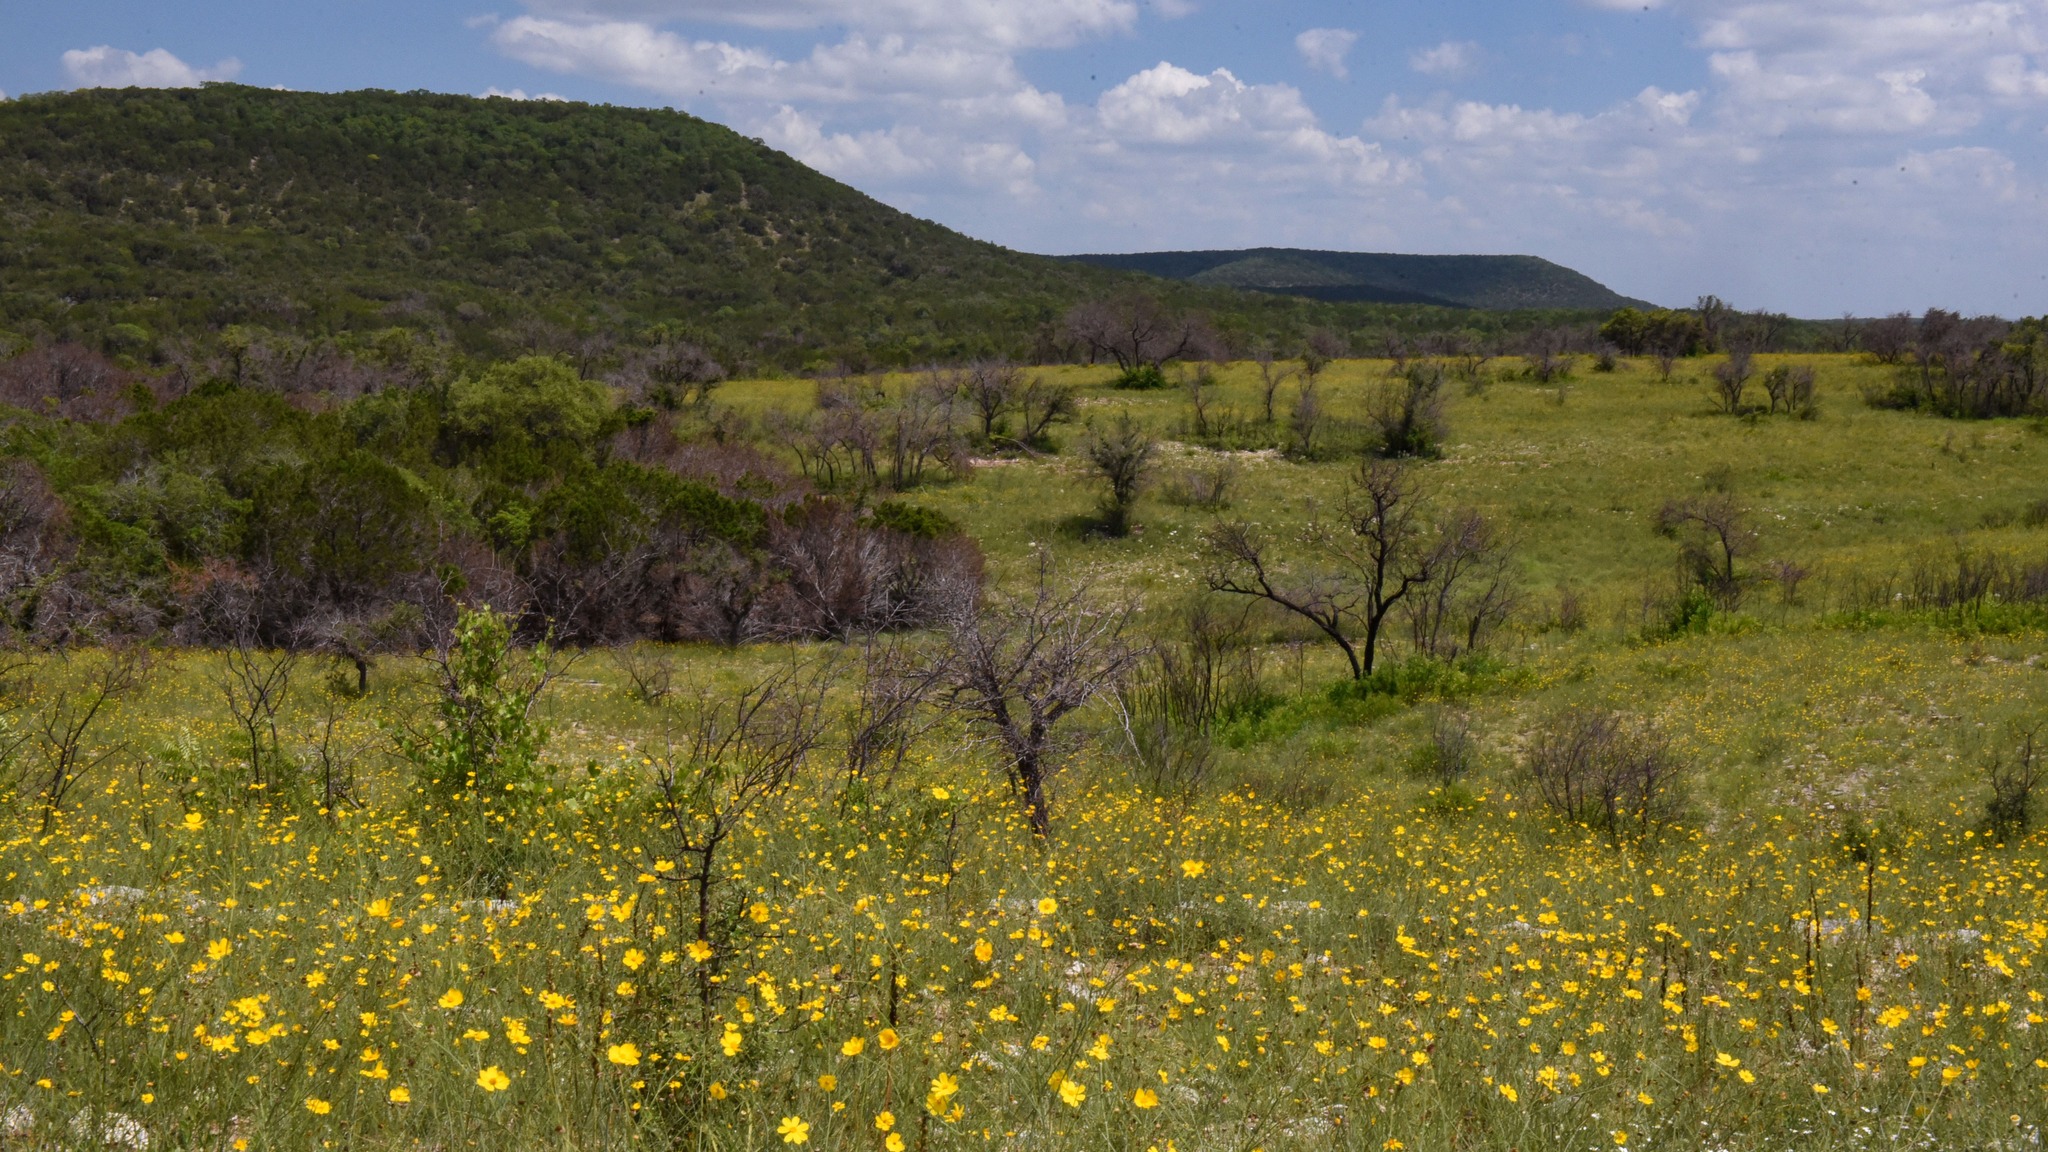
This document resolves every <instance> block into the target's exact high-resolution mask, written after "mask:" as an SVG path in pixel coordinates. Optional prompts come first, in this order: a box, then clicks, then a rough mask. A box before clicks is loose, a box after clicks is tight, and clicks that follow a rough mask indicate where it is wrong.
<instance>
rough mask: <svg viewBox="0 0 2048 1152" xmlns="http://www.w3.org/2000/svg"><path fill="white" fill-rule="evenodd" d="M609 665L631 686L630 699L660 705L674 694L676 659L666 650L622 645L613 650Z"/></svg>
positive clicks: (654, 646)
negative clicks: (631, 695) (613, 666)
mask: <svg viewBox="0 0 2048 1152" xmlns="http://www.w3.org/2000/svg"><path fill="white" fill-rule="evenodd" d="M612 663H613V664H616V665H617V666H618V669H619V671H620V672H622V673H624V674H625V677H626V682H627V683H628V684H630V685H632V686H633V698H634V699H636V700H638V701H640V703H642V704H659V703H661V702H662V701H663V700H665V699H667V698H668V695H669V694H670V693H671V692H673V691H675V678H676V660H675V657H674V656H673V655H672V654H670V652H669V651H668V649H666V648H663V647H661V646H659V645H655V644H622V645H620V646H618V647H616V648H613V649H612Z"/></svg>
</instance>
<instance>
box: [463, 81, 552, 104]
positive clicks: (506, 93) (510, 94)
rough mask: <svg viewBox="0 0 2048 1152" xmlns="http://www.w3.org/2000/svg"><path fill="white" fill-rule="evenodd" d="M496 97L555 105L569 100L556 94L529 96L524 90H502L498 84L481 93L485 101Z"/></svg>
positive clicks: (545, 93)
mask: <svg viewBox="0 0 2048 1152" xmlns="http://www.w3.org/2000/svg"><path fill="white" fill-rule="evenodd" d="M494 96H497V97H503V98H504V99H506V100H541V101H548V102H553V103H560V102H561V101H563V100H565V99H567V97H565V96H562V95H560V94H558V93H554V92H539V93H535V94H534V95H532V96H528V95H527V94H526V89H524V88H500V87H498V86H497V85H496V84H493V85H491V86H490V87H489V88H486V89H484V90H483V91H482V92H481V93H479V97H480V98H481V99H484V100H489V99H491V98H492V97H494Z"/></svg>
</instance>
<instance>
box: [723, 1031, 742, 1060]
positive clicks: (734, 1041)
mask: <svg viewBox="0 0 2048 1152" xmlns="http://www.w3.org/2000/svg"><path fill="white" fill-rule="evenodd" d="M741 1043H742V1039H741V1036H740V1030H739V1029H737V1028H735V1027H733V1026H732V1025H730V1024H727V1025H726V1026H725V1035H723V1036H720V1037H719V1038H718V1046H719V1047H720V1048H722V1049H724V1050H725V1054H726V1055H727V1056H737V1055H739V1054H740V1044H741Z"/></svg>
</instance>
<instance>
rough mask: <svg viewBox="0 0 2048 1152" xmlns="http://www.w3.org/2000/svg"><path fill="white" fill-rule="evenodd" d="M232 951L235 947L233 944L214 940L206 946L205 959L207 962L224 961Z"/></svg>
mask: <svg viewBox="0 0 2048 1152" xmlns="http://www.w3.org/2000/svg"><path fill="white" fill-rule="evenodd" d="M234 950H235V946H234V945H233V944H230V943H228V942H227V941H225V940H215V941H214V942H213V943H211V944H208V945H207V946H206V958H207V959H208V960H225V959H227V958H228V953H230V952H233V951H234Z"/></svg>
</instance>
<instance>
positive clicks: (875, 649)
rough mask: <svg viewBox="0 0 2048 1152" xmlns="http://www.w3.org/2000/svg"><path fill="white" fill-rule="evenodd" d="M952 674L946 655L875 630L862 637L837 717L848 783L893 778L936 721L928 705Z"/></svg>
mask: <svg viewBox="0 0 2048 1152" xmlns="http://www.w3.org/2000/svg"><path fill="white" fill-rule="evenodd" d="M951 674H952V668H951V666H950V664H949V663H948V657H947V654H946V653H943V652H939V653H934V652H929V651H925V650H924V649H923V648H922V647H921V646H920V645H919V644H918V642H916V641H912V640H907V639H904V638H902V637H884V636H882V635H881V634H879V633H875V632H870V633H868V634H867V635H866V636H865V637H864V638H863V640H862V643H861V651H860V672H859V683H858V685H857V686H856V688H855V690H854V700H853V704H852V705H851V706H850V707H848V708H847V709H846V710H845V712H844V714H843V715H842V717H841V727H842V730H843V731H844V732H845V738H846V751H845V762H844V769H845V773H846V779H847V782H848V783H849V784H852V783H854V782H856V781H863V780H874V779H878V778H879V779H881V780H882V781H883V782H884V783H886V782H887V781H888V780H889V779H892V778H893V777H894V776H895V774H896V772H897V770H899V769H900V768H902V766H903V761H904V758H905V757H907V756H908V755H909V754H910V748H911V746H912V745H913V744H915V743H916V742H917V740H918V739H919V738H921V737H922V736H924V735H925V734H926V733H928V732H930V731H931V729H932V728H933V726H934V725H936V724H937V723H938V721H939V719H940V715H939V713H938V712H936V711H935V710H932V709H930V708H928V707H927V705H929V704H930V703H931V702H932V701H933V699H934V698H935V697H936V696H937V695H938V693H939V691H940V690H941V689H942V688H943V687H944V686H945V684H946V682H947V680H948V678H949V677H950V676H951Z"/></svg>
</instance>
